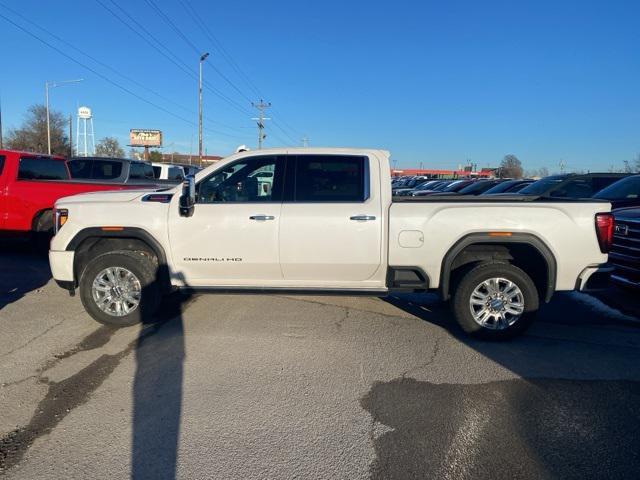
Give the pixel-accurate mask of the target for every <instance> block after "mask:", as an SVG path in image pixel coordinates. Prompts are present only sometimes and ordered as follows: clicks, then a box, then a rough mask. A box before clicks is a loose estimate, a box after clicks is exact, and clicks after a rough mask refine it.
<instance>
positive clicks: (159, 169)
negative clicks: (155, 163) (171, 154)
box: [153, 167, 162, 178]
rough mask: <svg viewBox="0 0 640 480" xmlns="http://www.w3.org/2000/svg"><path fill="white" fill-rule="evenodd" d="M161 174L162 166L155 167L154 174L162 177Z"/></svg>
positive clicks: (156, 176)
mask: <svg viewBox="0 0 640 480" xmlns="http://www.w3.org/2000/svg"><path fill="white" fill-rule="evenodd" d="M161 174H162V167H153V176H154V177H155V178H160V175H161Z"/></svg>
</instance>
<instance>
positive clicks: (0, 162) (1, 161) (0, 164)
mask: <svg viewBox="0 0 640 480" xmlns="http://www.w3.org/2000/svg"><path fill="white" fill-rule="evenodd" d="M3 169H4V155H0V176H1V175H2V170H3Z"/></svg>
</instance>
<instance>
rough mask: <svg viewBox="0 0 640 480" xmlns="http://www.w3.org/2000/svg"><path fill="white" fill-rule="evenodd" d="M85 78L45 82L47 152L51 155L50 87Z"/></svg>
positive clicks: (76, 81)
mask: <svg viewBox="0 0 640 480" xmlns="http://www.w3.org/2000/svg"><path fill="white" fill-rule="evenodd" d="M82 80H84V79H83V78H78V79H77V80H63V81H62V82H48V81H47V82H44V103H45V105H46V108H47V153H48V154H49V155H51V125H50V124H51V120H50V119H49V87H51V88H54V87H59V86H60V85H66V84H68V83H78V82H81V81H82Z"/></svg>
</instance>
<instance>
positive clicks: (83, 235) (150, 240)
mask: <svg viewBox="0 0 640 480" xmlns="http://www.w3.org/2000/svg"><path fill="white" fill-rule="evenodd" d="M90 238H97V239H101V238H104V239H108V238H114V239H115V238H118V239H134V240H139V241H141V242H144V243H146V244H147V245H148V246H149V248H150V249H151V250H152V251H153V253H154V254H155V255H156V257H157V258H158V274H159V277H160V280H161V281H162V283H163V285H166V286H168V285H169V266H168V263H167V255H166V252H165V249H164V247H163V246H162V245H161V244H160V242H158V240H157V239H156V238H155V237H154V236H153V235H152V234H150V233H149V232H148V231H146V230H145V229H143V228H139V227H122V229H121V230H113V229H108V230H104V229H103V228H102V227H88V228H84V229H82V230H80V231H79V232H78V233H76V234H75V236H74V237H73V238H72V239H71V241H70V242H69V243H68V244H67V246H66V248H65V250H67V251H76V250H77V249H78V247H80V245H82V243H83V242H84V241H85V240H87V239H90Z"/></svg>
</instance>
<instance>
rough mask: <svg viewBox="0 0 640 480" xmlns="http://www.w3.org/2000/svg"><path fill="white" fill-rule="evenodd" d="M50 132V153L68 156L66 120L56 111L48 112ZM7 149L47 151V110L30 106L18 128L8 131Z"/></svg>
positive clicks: (40, 106) (39, 106) (37, 106)
mask: <svg viewBox="0 0 640 480" xmlns="http://www.w3.org/2000/svg"><path fill="white" fill-rule="evenodd" d="M49 125H50V132H51V153H52V154H55V155H64V156H66V155H68V154H69V137H68V136H67V135H66V131H67V126H68V120H67V118H65V116H64V115H63V114H62V113H60V112H56V111H52V110H50V111H49ZM6 143H7V147H8V148H10V149H12V150H26V151H30V152H46V151H47V109H46V107H45V106H44V105H32V106H30V107H29V109H28V110H27V116H26V119H25V121H24V123H23V124H22V126H21V127H20V128H14V129H11V130H9V134H8V135H7V140H6Z"/></svg>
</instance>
